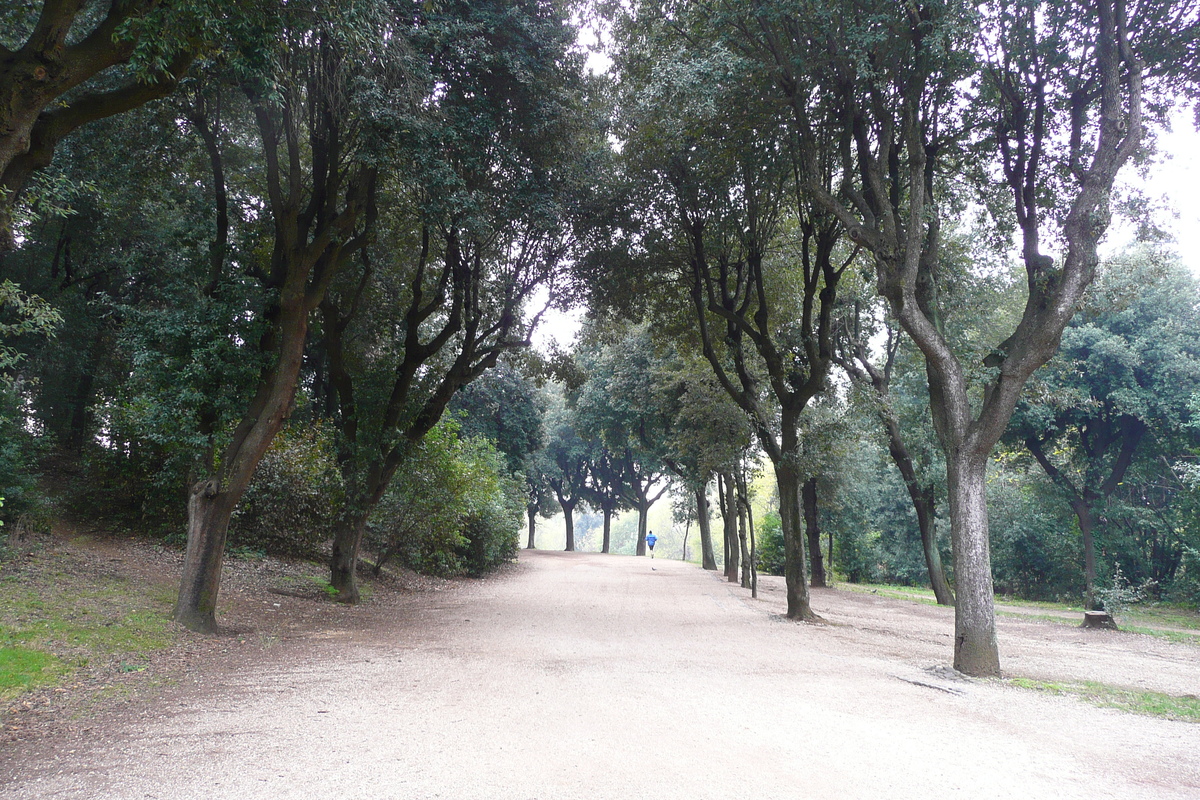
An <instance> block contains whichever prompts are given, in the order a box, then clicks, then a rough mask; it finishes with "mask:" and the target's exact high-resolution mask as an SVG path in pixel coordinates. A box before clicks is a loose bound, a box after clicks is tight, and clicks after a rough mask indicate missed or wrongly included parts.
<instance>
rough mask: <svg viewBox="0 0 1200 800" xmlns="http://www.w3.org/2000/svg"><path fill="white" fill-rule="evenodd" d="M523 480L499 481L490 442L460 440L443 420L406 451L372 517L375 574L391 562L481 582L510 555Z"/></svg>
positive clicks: (498, 461) (502, 475)
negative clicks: (477, 576) (405, 456)
mask: <svg viewBox="0 0 1200 800" xmlns="http://www.w3.org/2000/svg"><path fill="white" fill-rule="evenodd" d="M524 513H525V494H524V484H523V481H518V480H516V479H513V478H510V477H508V476H507V475H506V470H505V461H504V457H503V455H501V454H500V453H499V452H498V451H497V450H496V448H495V447H494V446H493V445H492V444H491V442H489V441H487V440H486V439H481V438H475V437H472V438H467V439H462V438H459V435H458V424H457V423H456V422H455V421H454V420H452V419H444V420H443V421H442V422H441V423H439V424H438V426H437V427H436V428H434V430H433V431H431V432H430V433H429V434H428V435H427V436H426V437H425V439H424V440H423V441H422V442H420V443H419V444H416V445H414V446H413V447H412V449H411V451H410V452H409V454H408V457H407V459H406V461H405V463H404V464H403V465H402V466H401V468H400V469H399V471H398V472H397V474H396V477H395V478H394V479H393V480H392V484H391V486H390V487H389V489H388V492H387V494H386V495H385V496H384V498H383V500H382V501H381V502H380V504H379V506H378V508H376V510H375V512H374V513H373V514H372V515H371V519H370V521H369V523H368V526H367V533H366V540H367V544H368V546H369V547H370V548H371V549H373V550H374V551H375V554H376V569H377V570H378V569H380V568H382V566H383V565H384V564H386V563H387V562H389V561H391V560H395V561H398V562H399V563H401V564H402V565H404V566H406V567H408V568H410V569H414V570H417V571H419V572H425V573H429V574H433V575H443V576H447V575H461V574H469V575H481V574H483V573H484V572H487V571H488V570H490V569H494V568H495V567H496V566H498V565H499V564H501V563H503V562H504V561H506V560H508V559H511V558H512V557H514V556H515V554H516V550H517V547H518V536H519V534H520V530H521V527H522V525H523V521H524Z"/></svg>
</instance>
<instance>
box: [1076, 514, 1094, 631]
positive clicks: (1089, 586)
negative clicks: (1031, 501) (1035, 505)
mask: <svg viewBox="0 0 1200 800" xmlns="http://www.w3.org/2000/svg"><path fill="white" fill-rule="evenodd" d="M1071 510H1072V511H1074V512H1075V517H1076V519H1078V520H1079V534H1080V536H1081V537H1082V538H1083V579H1084V587H1085V588H1084V598H1083V602H1084V608H1085V610H1087V611H1096V610H1098V609H1097V608H1096V538H1095V532H1096V515H1095V514H1094V513H1093V512H1092V505H1091V503H1089V502H1088V500H1087V499H1086V498H1084V497H1073V498H1071Z"/></svg>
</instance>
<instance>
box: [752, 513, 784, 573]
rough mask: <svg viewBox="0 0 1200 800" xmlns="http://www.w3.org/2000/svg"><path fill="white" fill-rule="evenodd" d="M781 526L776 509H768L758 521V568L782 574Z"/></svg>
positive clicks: (765, 571) (766, 571) (761, 570)
mask: <svg viewBox="0 0 1200 800" xmlns="http://www.w3.org/2000/svg"><path fill="white" fill-rule="evenodd" d="M783 564H784V560H783V527H782V524H781V523H780V520H779V512H778V511H768V512H767V513H766V514H764V515H763V518H762V519H761V520H759V522H758V570H759V572H764V573H766V574H767V575H782V574H783Z"/></svg>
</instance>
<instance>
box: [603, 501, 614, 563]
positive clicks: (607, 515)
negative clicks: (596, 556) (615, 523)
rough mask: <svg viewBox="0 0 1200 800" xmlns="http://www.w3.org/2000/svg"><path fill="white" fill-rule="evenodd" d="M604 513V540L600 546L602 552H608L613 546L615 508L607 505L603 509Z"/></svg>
mask: <svg viewBox="0 0 1200 800" xmlns="http://www.w3.org/2000/svg"><path fill="white" fill-rule="evenodd" d="M601 510H602V512H603V513H604V542H603V544H602V545H601V547H600V552H601V553H607V552H609V550H610V549H611V546H612V515H613V508H612V506H611V505H605V506H604V508H603V509H601Z"/></svg>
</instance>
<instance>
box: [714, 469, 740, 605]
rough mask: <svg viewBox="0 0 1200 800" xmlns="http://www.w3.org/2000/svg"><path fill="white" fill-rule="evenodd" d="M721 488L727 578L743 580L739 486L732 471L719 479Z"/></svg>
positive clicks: (736, 580)
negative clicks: (739, 536)
mask: <svg viewBox="0 0 1200 800" xmlns="http://www.w3.org/2000/svg"><path fill="white" fill-rule="evenodd" d="M717 486H718V487H719V488H720V490H721V521H722V528H723V531H724V535H725V580H727V581H729V582H730V583H738V582H739V581H740V580H741V568H740V564H741V558H740V556H741V543H740V542H739V541H738V512H737V486H736V485H735V483H734V477H733V474H732V473H729V474H726V475H721V476H719V477H718V479H717Z"/></svg>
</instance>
